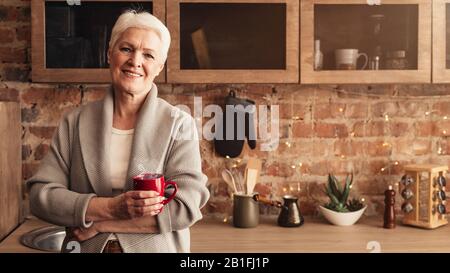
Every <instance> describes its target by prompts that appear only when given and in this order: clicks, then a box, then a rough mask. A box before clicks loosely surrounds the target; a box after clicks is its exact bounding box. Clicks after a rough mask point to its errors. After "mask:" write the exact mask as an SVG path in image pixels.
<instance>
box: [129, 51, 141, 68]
mask: <svg viewBox="0 0 450 273" xmlns="http://www.w3.org/2000/svg"><path fill="white" fill-rule="evenodd" d="M128 63H129V64H130V65H132V66H134V67H141V66H142V57H141V56H140V54H138V53H133V54H131V56H130V59H129V60H128Z"/></svg>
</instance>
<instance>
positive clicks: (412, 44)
mask: <svg viewBox="0 0 450 273" xmlns="http://www.w3.org/2000/svg"><path fill="white" fill-rule="evenodd" d="M314 15H315V16H314V40H315V41H320V48H319V49H320V50H321V51H322V53H323V64H322V69H323V70H355V69H356V70H396V69H399V70H406V69H417V45H418V15H419V14H418V6H417V5H408V4H404V5H380V6H375V7H373V6H369V5H327V4H324V5H315V6H314ZM316 43H317V42H316ZM318 69H320V66H318V65H316V67H315V70H318Z"/></svg>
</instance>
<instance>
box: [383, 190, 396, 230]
mask: <svg viewBox="0 0 450 273" xmlns="http://www.w3.org/2000/svg"><path fill="white" fill-rule="evenodd" d="M384 205H385V206H384V225H383V227H384V228H395V210H394V205H395V191H394V190H393V189H392V186H389V189H387V190H386V191H385V192H384Z"/></svg>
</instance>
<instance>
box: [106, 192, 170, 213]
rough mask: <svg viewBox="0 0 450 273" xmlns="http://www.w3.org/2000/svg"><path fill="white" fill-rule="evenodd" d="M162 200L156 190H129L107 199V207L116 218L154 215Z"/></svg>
mask: <svg viewBox="0 0 450 273" xmlns="http://www.w3.org/2000/svg"><path fill="white" fill-rule="evenodd" d="M163 200H164V197H161V196H159V194H158V192H156V191H129V192H125V193H122V194H120V195H118V196H116V197H113V198H111V199H109V202H108V208H109V210H110V212H111V215H112V216H113V217H114V218H116V219H133V218H137V217H142V216H146V215H152V216H154V215H156V214H158V213H159V212H160V211H161V208H162V207H163V204H162V203H161V202H162V201H163Z"/></svg>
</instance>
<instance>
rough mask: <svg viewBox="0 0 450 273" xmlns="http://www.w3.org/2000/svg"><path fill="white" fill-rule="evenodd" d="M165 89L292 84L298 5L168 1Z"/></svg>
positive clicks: (293, 0)
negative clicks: (172, 86) (180, 85)
mask: <svg viewBox="0 0 450 273" xmlns="http://www.w3.org/2000/svg"><path fill="white" fill-rule="evenodd" d="M167 23H168V27H169V30H170V31H171V36H172V44H171V48H170V51H169V56H168V61H167V81H168V82H171V83H214V82H219V83H282V82H284V83H298V82H299V71H298V67H299V54H298V51H299V39H298V38H299V25H298V24H299V1H298V0H221V1H219V0H170V1H167Z"/></svg>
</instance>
